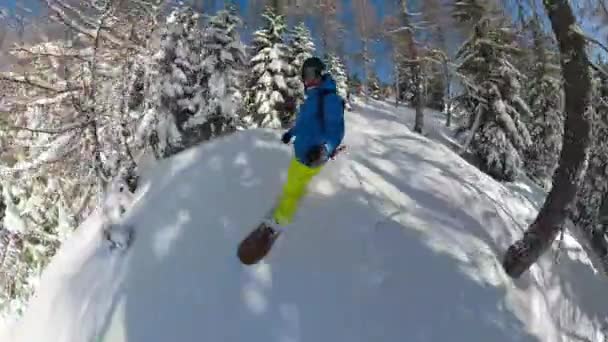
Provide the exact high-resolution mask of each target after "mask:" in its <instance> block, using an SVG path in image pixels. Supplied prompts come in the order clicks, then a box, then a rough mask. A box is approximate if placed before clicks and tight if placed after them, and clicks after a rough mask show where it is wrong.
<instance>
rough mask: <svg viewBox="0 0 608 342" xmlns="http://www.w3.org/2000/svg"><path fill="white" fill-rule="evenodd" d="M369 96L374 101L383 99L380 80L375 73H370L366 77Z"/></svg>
mask: <svg viewBox="0 0 608 342" xmlns="http://www.w3.org/2000/svg"><path fill="white" fill-rule="evenodd" d="M367 83H368V86H369V94H370V95H371V97H372V98H374V99H376V100H381V99H383V98H384V96H383V93H382V87H381V85H380V79H379V78H378V75H377V74H376V72H375V71H372V72H371V73H370V75H369V77H368V81H367Z"/></svg>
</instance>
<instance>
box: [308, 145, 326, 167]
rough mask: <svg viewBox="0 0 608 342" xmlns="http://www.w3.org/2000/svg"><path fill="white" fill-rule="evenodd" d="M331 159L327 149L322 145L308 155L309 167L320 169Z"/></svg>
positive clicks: (314, 148)
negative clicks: (319, 167)
mask: <svg viewBox="0 0 608 342" xmlns="http://www.w3.org/2000/svg"><path fill="white" fill-rule="evenodd" d="M328 158H329V152H328V151H327V147H326V146H325V145H320V146H317V147H313V148H312V149H311V150H310V151H309V152H308V153H307V154H306V161H307V165H308V166H310V167H318V166H321V165H323V164H324V163H325V162H327V159H328Z"/></svg>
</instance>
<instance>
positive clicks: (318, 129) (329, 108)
mask: <svg viewBox="0 0 608 342" xmlns="http://www.w3.org/2000/svg"><path fill="white" fill-rule="evenodd" d="M323 90H325V91H331V92H330V93H329V94H326V95H325V96H324V97H323V100H324V101H325V102H324V103H323V108H324V115H323V118H324V121H325V125H324V127H323V125H322V124H321V115H319V113H318V112H319V108H320V106H319V101H320V99H321V95H320V93H321V91H323ZM289 133H290V134H291V135H292V136H295V141H294V150H295V156H296V159H298V161H299V162H301V163H303V164H307V162H308V161H307V160H306V155H307V154H308V152H310V150H311V149H313V148H315V147H318V146H319V145H324V146H325V148H326V151H327V156H330V155H332V154H333V152H334V151H335V149H336V148H337V147H338V146H339V145H340V144H341V143H342V139H344V109H343V100H342V98H341V97H340V96H339V95H338V94H336V82H335V81H334V80H333V79H332V78H331V76H330V75H325V76H324V77H323V81H322V83H321V84H320V85H319V86H318V87H314V88H310V89H307V90H306V99H305V100H304V103H302V105H301V106H300V110H299V112H298V115H297V117H296V122H295V125H294V126H293V127H292V128H291V129H290V130H289Z"/></svg>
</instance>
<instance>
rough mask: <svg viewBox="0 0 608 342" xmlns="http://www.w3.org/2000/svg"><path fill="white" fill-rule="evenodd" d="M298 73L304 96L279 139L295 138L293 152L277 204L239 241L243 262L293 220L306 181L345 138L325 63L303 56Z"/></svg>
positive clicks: (253, 259)
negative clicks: (293, 118) (267, 215)
mask: <svg viewBox="0 0 608 342" xmlns="http://www.w3.org/2000/svg"><path fill="white" fill-rule="evenodd" d="M301 77H302V81H303V83H304V87H305V90H306V92H305V93H306V99H305V100H304V103H302V105H301V106H300V108H299V112H298V114H297V117H296V121H295V125H294V126H293V127H292V128H291V129H289V130H288V131H287V132H285V133H284V134H283V136H282V139H281V140H282V142H283V143H285V144H289V143H290V142H291V140H292V139H293V138H295V140H294V144H293V146H294V153H295V156H294V158H292V160H291V162H290V165H289V169H288V172H287V181H286V182H285V184H284V186H283V192H282V194H281V196H280V197H279V199H278V202H277V204H276V206H275V207H274V208H273V209H272V211H271V212H270V215H269V217H266V218H265V219H264V221H263V222H262V223H261V224H260V225H259V226H258V227H257V228H256V229H255V230H254V231H253V232H251V233H250V234H249V235H248V236H247V237H246V238H245V239H244V240H243V241H242V242H241V244H240V245H239V249H238V256H239V259H240V260H241V261H242V262H243V263H244V264H248V265H249V264H254V263H257V262H258V261H259V260H261V259H262V258H263V257H264V256H265V255H266V254H267V253H268V251H269V250H270V248H271V247H272V245H273V244H274V242H275V240H276V239H277V237H278V235H279V234H280V232H281V229H282V228H283V227H285V226H286V225H288V224H290V223H291V222H292V220H293V218H294V215H295V213H296V211H297V209H298V204H299V203H300V200H301V199H302V197H303V196H304V195H305V194H306V188H307V186H308V184H309V183H310V181H311V180H312V179H313V178H314V176H316V175H317V174H318V173H319V172H320V171H321V169H322V168H323V166H324V165H325V163H327V161H328V160H329V159H331V158H332V157H333V156H334V155H335V153H336V152H337V151H338V147H339V146H340V144H341V143H342V139H343V138H344V131H345V129H344V100H343V99H342V98H341V97H340V96H339V95H338V94H337V93H336V82H335V81H334V79H333V78H332V76H331V75H330V74H328V73H326V72H325V65H324V63H323V62H322V61H321V60H320V59H319V58H317V57H311V58H308V59H306V60H305V61H304V63H303V65H302V70H301Z"/></svg>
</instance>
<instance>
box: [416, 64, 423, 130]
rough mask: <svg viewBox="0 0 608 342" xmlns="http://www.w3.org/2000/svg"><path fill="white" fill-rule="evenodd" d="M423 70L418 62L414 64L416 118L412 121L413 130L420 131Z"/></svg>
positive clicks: (421, 123) (421, 127) (421, 126)
mask: <svg viewBox="0 0 608 342" xmlns="http://www.w3.org/2000/svg"><path fill="white" fill-rule="evenodd" d="M423 77H424V76H423V71H422V70H421V65H420V63H418V64H417V65H416V66H414V80H416V84H415V85H414V87H415V89H416V91H415V95H414V96H415V98H416V119H415V122H414V132H416V133H422V129H423V128H424V97H425V96H424V89H423V88H424V82H423Z"/></svg>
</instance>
